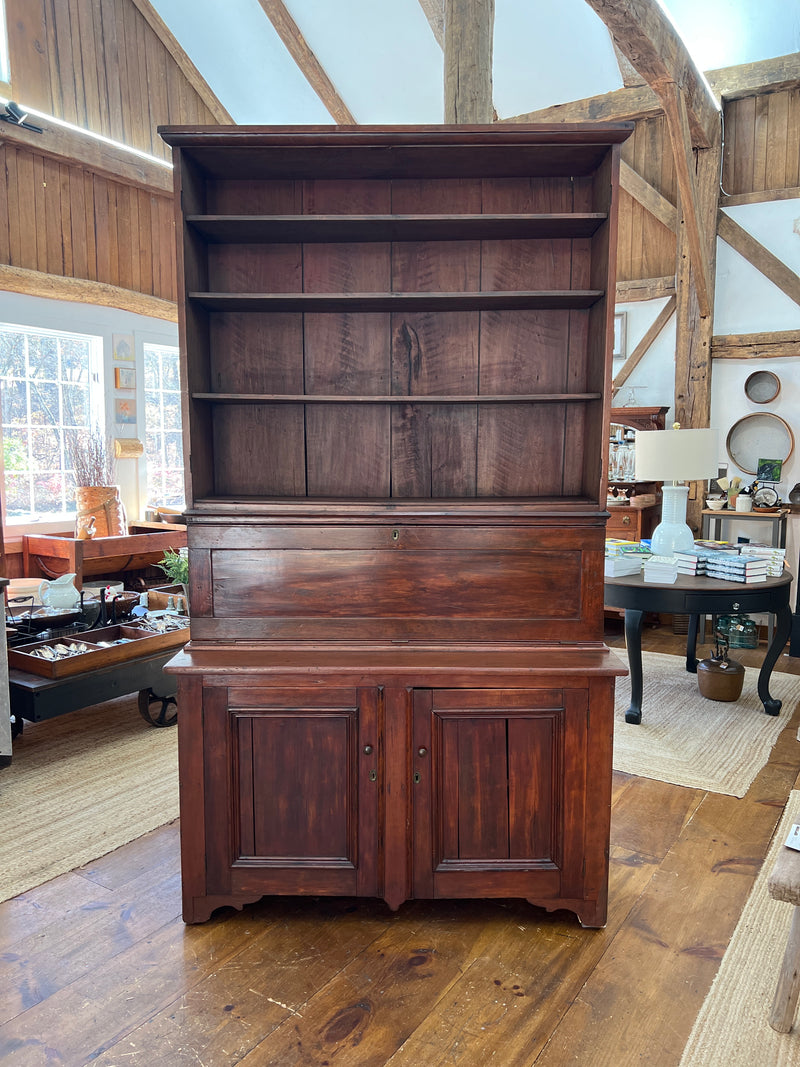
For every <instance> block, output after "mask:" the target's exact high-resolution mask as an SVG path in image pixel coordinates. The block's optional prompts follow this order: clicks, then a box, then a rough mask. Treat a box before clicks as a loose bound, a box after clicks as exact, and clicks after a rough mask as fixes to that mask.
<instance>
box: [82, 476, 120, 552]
mask: <svg viewBox="0 0 800 1067" xmlns="http://www.w3.org/2000/svg"><path fill="white" fill-rule="evenodd" d="M75 503H76V505H77V514H76V516H75V536H76V537H78V538H81V539H82V540H86V539H88V538H92V537H121V536H125V534H127V532H128V523H127V517H126V515H125V507H124V505H123V503H122V500H121V499H120V495H119V486H118V485H82V486H77V487H76V489H75Z"/></svg>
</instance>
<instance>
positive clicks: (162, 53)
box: [6, 0, 218, 159]
mask: <svg viewBox="0 0 800 1067" xmlns="http://www.w3.org/2000/svg"><path fill="white" fill-rule="evenodd" d="M6 12H7V24H8V32H9V52H10V55H11V68H12V75H11V77H12V82H11V88H12V92H13V95H14V98H15V99H17V100H20V101H23V102H24V103H25V104H26V105H27V106H28V107H34V108H36V109H38V110H40V111H43V112H45V113H46V114H52V115H54V116H55V117H56V118H59V119H64V120H65V121H67V122H71V123H74V124H75V125H77V126H80V127H82V128H83V129H90V130H93V131H94V132H95V133H101V134H103V135H104V136H105V137H110V138H112V139H113V140H115V141H120V142H122V143H125V144H128V145H131V146H132V147H134V148H139V149H141V150H142V151H145V152H149V153H151V154H153V155H156V156H159V157H160V158H164V159H168V158H169V149H168V148H167V146H166V145H165V144H163V142H162V141H161V138H160V137H159V135H158V133H157V126H158V125H159V124H163V123H182V122H186V123H197V122H199V123H202V124H215V123H216V122H217V121H218V120H217V118H216V117H215V116H214V114H212V112H211V111H210V110H209V108H208V107H207V106H206V104H205V103H204V102H203V100H202V99H201V97H200V95H199V94H198V92H197V91H196V90H195V89H194V88H193V87H192V85H190V84H189V82H188V81H187V78H186V76H185V75H184V73H183V71H182V70H181V67H180V65H179V63H178V62H177V61H176V59H174V58H173V57H172V56H171V55H170V53H169V51H168V50H167V48H166V47H165V45H164V44H163V43H162V42H161V41H160V40H159V38H158V36H157V35H156V34H155V32H154V31H153V30H152V29H151V28H150V26H149V25H148V24H147V22H146V20H145V19H144V17H143V16H142V14H141V13H140V12H139V11H138V10H137V9H136V7H135V5H134V4H133V2H132V0H6Z"/></svg>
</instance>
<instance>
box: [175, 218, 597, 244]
mask: <svg viewBox="0 0 800 1067" xmlns="http://www.w3.org/2000/svg"><path fill="white" fill-rule="evenodd" d="M607 217H608V216H607V215H606V214H605V213H604V212H586V213H579V212H574V213H572V212H564V213H554V214H537V215H527V214H524V215H523V214H514V215H488V214H487V215H433V214H431V215H188V216H187V217H186V223H187V225H188V226H190V227H191V228H192V229H193V230H195V231H196V232H197V233H199V234H201V235H202V236H203V237H205V238H206V240H208V241H211V242H220V243H222V242H234V243H239V244H258V243H260V242H266V241H270V242H293V241H317V242H319V241H439V240H448V241H454V240H455V241H470V240H515V239H516V240H519V239H523V238H526V237H531V238H540V239H541V238H553V239H558V238H572V237H591V236H592V234H594V233H595V232H596V231H597V229H598V227H599V226H600V225H601V224H602V223H603V222H604V221H605V219H606V218H607Z"/></svg>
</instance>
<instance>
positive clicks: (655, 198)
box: [619, 160, 678, 233]
mask: <svg viewBox="0 0 800 1067" xmlns="http://www.w3.org/2000/svg"><path fill="white" fill-rule="evenodd" d="M619 183H620V186H621V187H622V188H623V189H624V190H625V192H626V193H629V194H630V195H631V196H632V197H633V198H634V200H636V201H638V203H640V204H641V205H642V207H643V208H644V209H645V210H646V211H649V212H650V214H651V215H652V216H653V218H656V219H658V221H659V222H661V223H663V224H664V225H665V226H666V227H667V229H669V230H672V232H673V233H675V231H676V230H677V228H678V209H677V208H676V207H675V205H674V204H672V203H670V201H669V200H667V198H666V197H665V196H662V195H661V193H660V192H659V191H658V189H655V188H654V187H653V186H652V185H650V183H649V182H646V181H645V180H644V178H643V177H642V176H641V175H640V174H637V173H636V171H635V170H634V169H633V167H630V166H628V164H627V163H626V162H625V161H624V160H620V165H619Z"/></svg>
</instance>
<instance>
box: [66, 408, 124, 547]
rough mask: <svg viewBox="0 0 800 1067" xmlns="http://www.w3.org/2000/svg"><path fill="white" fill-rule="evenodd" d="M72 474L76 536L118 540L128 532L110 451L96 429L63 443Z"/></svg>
mask: <svg viewBox="0 0 800 1067" xmlns="http://www.w3.org/2000/svg"><path fill="white" fill-rule="evenodd" d="M66 446H67V456H68V459H69V463H70V466H71V467H72V470H73V472H74V475H75V504H76V511H77V514H76V517H75V536H76V537H79V538H91V537H119V536H124V535H125V534H127V532H128V523H127V518H126V515H125V508H124V506H123V504H122V500H121V499H120V495H119V486H118V485H116V484H115V477H114V459H113V449H112V447H111V443H110V441H109V440H108V439H107V438H106V436H105V434H104V433H103V432H102V431H101V430H100V429H99V428H98V427H95V428H94V429H93V430H91V431H89V432H75V433H73V434H71V435H70V437H69V438H68V440H67V442H66Z"/></svg>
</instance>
